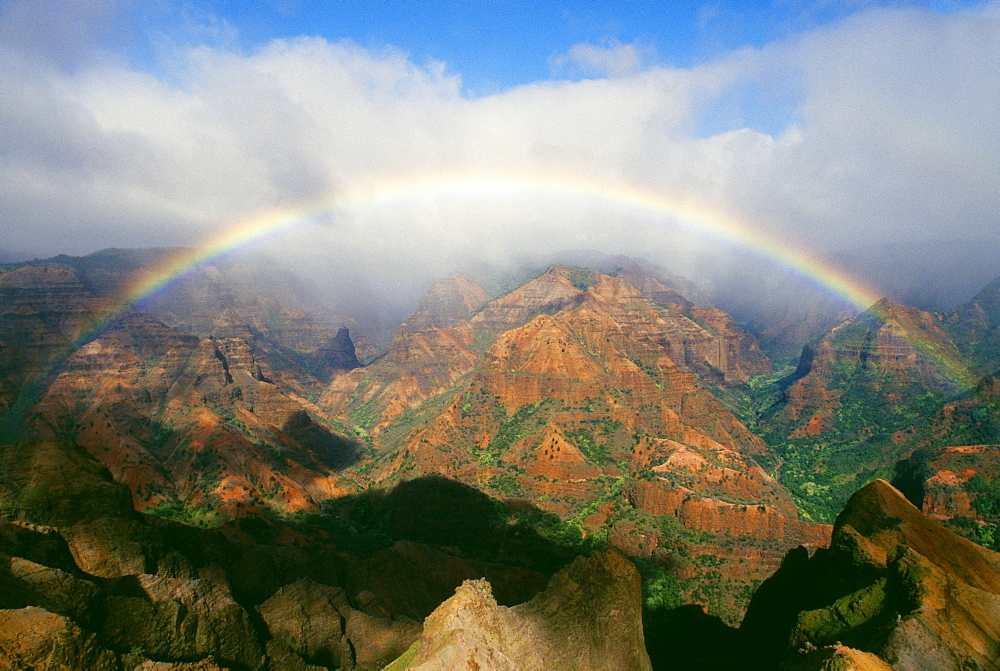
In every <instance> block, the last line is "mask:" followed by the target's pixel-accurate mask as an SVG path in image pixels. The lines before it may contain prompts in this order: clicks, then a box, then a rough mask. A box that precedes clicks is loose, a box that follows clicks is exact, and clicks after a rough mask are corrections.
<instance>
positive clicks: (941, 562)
mask: <svg viewBox="0 0 1000 671" xmlns="http://www.w3.org/2000/svg"><path fill="white" fill-rule="evenodd" d="M741 633H742V634H743V635H744V636H745V638H746V641H747V643H748V645H754V646H756V649H757V652H758V654H760V655H762V658H763V659H768V658H770V659H772V660H777V659H779V658H781V657H783V656H785V655H786V654H787V651H789V650H791V651H795V650H798V649H800V648H807V649H808V648H809V647H810V646H827V645H832V644H834V643H836V645H840V644H841V643H843V644H844V645H847V646H850V647H852V648H856V649H858V650H862V651H865V652H869V653H873V654H876V655H878V656H879V657H880V658H881V659H882V660H884V661H886V662H890V663H892V664H893V666H895V667H896V668H905V669H926V668H935V669H964V668H983V669H990V668H997V650H998V649H1000V647H998V646H1000V554H997V553H994V552H991V551H989V550H986V549H984V548H982V547H980V546H978V545H975V544H974V543H972V542H970V541H968V540H966V539H964V538H961V537H960V536H957V535H956V534H954V533H953V532H951V531H949V530H947V529H946V528H945V527H943V526H942V525H941V524H940V523H938V522H936V521H934V520H931V519H929V518H927V517H925V516H924V515H923V514H921V513H920V511H919V510H917V509H916V508H915V507H914V506H913V505H912V504H911V503H910V502H909V501H907V500H906V498H905V497H904V496H903V495H902V493H900V492H899V491H898V490H896V489H895V488H893V487H892V486H891V485H889V484H888V483H886V482H884V481H881V480H876V481H874V482H872V483H871V484H869V485H867V486H865V487H864V488H863V489H861V490H860V491H858V492H857V493H856V494H855V495H854V496H853V497H851V499H850V501H849V502H848V504H847V506H846V508H845V509H844V511H843V512H842V513H841V515H840V516H839V517H838V518H837V524H836V526H835V529H834V533H833V540H832V542H831V545H830V548H829V549H826V550H817V551H816V553H815V555H814V556H812V557H809V556H808V553H806V552H805V550H803V549H801V548H800V549H798V550H794V551H792V552H790V553H789V554H788V556H787V557H786V559H785V562H784V563H783V564H782V567H781V569H780V570H779V571H778V572H777V573H775V575H774V576H773V577H772V578H770V579H768V580H767V581H765V583H764V584H763V585H761V587H760V589H759V590H758V591H757V593H756V594H755V595H754V597H753V599H752V601H751V604H750V607H749V609H748V611H747V615H746V618H745V619H744V622H743V625H742V627H741ZM795 668H799V667H795ZM807 668H809V667H807ZM812 668H815V667H812Z"/></svg>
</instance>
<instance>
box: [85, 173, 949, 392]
mask: <svg viewBox="0 0 1000 671" xmlns="http://www.w3.org/2000/svg"><path fill="white" fill-rule="evenodd" d="M497 197H501V198H509V199H513V198H518V197H524V198H532V199H542V200H546V199H548V200H558V199H566V200H567V201H569V202H574V203H579V202H585V203H586V202H591V203H594V204H595V205H601V204H603V205H605V206H613V207H619V208H626V209H631V210H633V211H637V212H642V213H646V214H653V215H656V216H662V217H665V218H669V219H670V220H671V221H675V222H678V223H679V224H681V225H682V226H683V227H685V228H686V229H688V230H691V231H693V232H694V233H696V234H698V235H700V236H704V237H706V238H709V239H714V240H716V241H719V242H724V243H727V244H730V245H733V246H736V247H739V248H742V249H745V250H748V251H750V252H752V253H754V254H756V255H759V256H762V257H766V258H769V259H771V260H773V261H775V262H777V263H779V264H780V265H782V266H784V267H785V268H787V269H789V270H791V271H792V272H794V273H796V274H797V275H799V276H801V277H803V278H806V279H808V280H810V281H812V282H813V283H815V284H817V285H820V286H822V287H825V288H826V289H827V290H829V291H830V292H832V293H833V294H835V295H839V296H841V297H843V298H844V299H846V300H847V301H849V302H850V303H851V304H852V305H854V306H855V307H856V308H857V309H858V310H859V311H863V310H866V309H868V308H869V307H870V306H872V305H873V304H874V303H876V302H877V301H878V300H879V299H880V297H881V296H880V295H879V294H878V292H877V291H876V290H875V289H874V288H873V287H871V286H869V285H867V284H865V283H863V282H862V281H860V280H859V279H858V278H855V277H853V276H851V275H850V274H848V273H846V272H844V271H843V270H842V269H840V268H838V267H837V266H836V265H834V264H833V263H830V262H828V261H826V260H824V259H822V258H819V257H817V256H815V255H814V254H813V253H811V252H810V251H808V250H806V249H805V248H802V247H799V246H796V245H794V244H793V243H791V242H790V241H788V240H785V239H779V238H777V237H775V236H773V235H770V234H769V233H767V232H766V230H765V228H766V227H765V226H763V225H761V224H759V223H757V224H756V225H754V223H755V222H750V221H749V220H747V219H746V218H745V217H738V216H735V215H732V214H728V213H726V212H724V211H722V210H720V209H713V208H709V207H705V206H704V205H703V204H700V203H694V202H692V201H688V200H685V199H682V198H676V197H672V196H670V195H667V194H664V193H662V192H659V191H654V190H650V189H644V188H640V187H636V186H633V185H628V184H624V183H613V182H598V181H595V180H587V179H582V178H572V179H565V178H560V179H554V178H552V177H551V176H548V175H527V176H526V175H524V174H518V175H481V176H468V175H465V176H459V175H438V176H431V177H421V178H416V179H405V180H397V181H385V182H382V183H377V184H368V185H364V186H362V187H360V188H354V189H350V188H348V189H345V190H343V191H342V192H340V193H338V194H336V195H334V196H332V197H329V198H325V199H322V200H321V201H319V202H316V203H312V204H309V205H304V206H299V207H295V208H291V209H287V210H279V211H273V212H269V213H266V214H262V215H258V216H256V217H252V218H248V219H244V220H241V221H238V222H236V223H235V224H232V225H230V226H228V227H226V228H224V230H223V231H222V232H221V233H219V234H217V235H215V236H214V237H211V238H209V239H207V240H205V241H204V242H202V244H200V245H199V246H198V247H197V248H193V249H186V250H182V251H179V252H178V253H176V254H173V255H171V256H169V257H168V258H166V259H165V260H164V261H162V262H161V263H160V264H159V266H158V267H156V268H154V269H153V270H152V272H150V273H147V274H146V275H144V276H143V277H142V278H141V279H139V280H137V281H136V282H135V283H134V284H133V285H132V286H130V287H128V289H127V291H126V292H125V294H124V296H123V298H122V300H121V301H120V304H119V305H118V307H117V308H116V309H115V310H113V311H112V313H111V314H109V315H107V316H105V317H104V318H103V319H101V320H100V321H99V323H97V324H95V325H94V327H93V328H92V329H90V330H89V332H88V334H87V337H86V339H93V338H95V337H97V336H98V335H100V333H101V332H103V331H104V330H105V329H106V328H107V327H108V326H109V325H110V324H111V323H112V322H113V321H114V319H116V318H117V317H118V316H119V315H120V314H121V313H122V312H123V311H124V310H127V309H129V308H132V307H135V306H141V305H142V304H143V303H145V302H148V301H149V300H151V299H152V298H153V297H155V296H156V295H157V294H159V293H160V292H162V291H163V290H164V289H166V288H167V287H168V286H169V285H170V284H171V283H173V282H175V281H177V280H178V279H180V278H182V277H183V276H185V275H186V274H188V273H189V272H191V271H192V270H194V269H195V268H198V267H199V266H202V265H204V264H207V263H210V262H212V261H213V260H215V259H217V258H219V257H220V256H222V255H224V254H226V253H228V252H230V251H233V250H236V249H239V248H241V247H244V246H247V245H250V244H252V243H253V242H255V241H258V240H261V239H263V238H267V237H270V236H274V235H277V234H280V233H282V232H285V231H289V230H292V229H295V228H297V227H301V226H304V225H306V224H307V223H309V222H313V221H316V220H318V219H321V218H325V217H330V216H336V215H353V214H360V213H362V212H364V211H378V209H379V208H386V207H392V206H402V205H406V204H407V203H410V202H414V201H415V200H418V199H421V200H425V199H434V200H441V201H443V202H449V201H455V202H459V201H468V202H476V199H482V198H497ZM914 344H915V346H917V347H918V348H920V349H921V351H922V352H923V351H925V350H926V351H927V352H930V353H931V354H933V356H934V358H935V359H938V360H939V361H940V362H941V363H942V364H943V365H944V367H945V369H946V370H948V371H949V372H950V374H951V376H952V377H954V378H955V379H956V380H962V381H963V384H964V383H965V380H966V377H967V374H966V373H965V372H964V371H966V370H967V366H966V365H964V363H963V362H961V361H959V360H958V359H957V358H955V357H953V356H945V355H942V354H941V353H940V352H938V351H937V350H933V351H932V348H930V347H925V346H924V345H925V343H919V342H915V343H914Z"/></svg>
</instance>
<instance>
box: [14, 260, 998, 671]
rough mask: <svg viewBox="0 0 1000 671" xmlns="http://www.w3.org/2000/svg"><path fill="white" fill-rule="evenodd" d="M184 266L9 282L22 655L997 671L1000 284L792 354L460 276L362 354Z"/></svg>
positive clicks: (650, 278)
mask: <svg viewBox="0 0 1000 671" xmlns="http://www.w3.org/2000/svg"><path fill="white" fill-rule="evenodd" d="M165 257H169V250H161V251H155V252H148V251H128V250H105V251H104V252H101V253H98V254H96V255H92V256H91V257H81V258H77V257H57V258H55V259H50V260H47V261H37V262H31V263H23V264H16V265H11V266H4V267H2V268H0V270H2V271H3V272H0V666H4V667H5V668H26V669H27V668H45V669H76V668H93V669H105V668H107V669H115V670H118V669H154V668H155V669H173V670H175V671H180V670H181V669H204V670H207V671H208V670H213V669H233V670H242V669H262V670H264V669H322V668H344V669H376V668H385V667H386V666H387V665H389V666H390V667H391V668H400V669H401V668H426V669H430V668H466V667H468V668H496V669H507V668H525V669H530V668H539V669H541V668H579V669H584V668H593V669H598V668H622V669H646V668H690V669H730V668H749V669H755V668H760V669H771V668H789V669H821V668H822V669H828V668H858V669H884V668H888V667H892V668H904V669H910V668H913V669H916V668H943V669H947V668H955V669H959V668H961V669H967V668H983V669H989V668H998V667H1000V663H998V661H997V660H998V657H1000V654H998V650H1000V647H998V645H1000V644H998V641H1000V632H998V631H997V625H996V623H997V622H1000V577H998V575H1000V573H998V567H1000V564H998V555H996V554H995V553H994V552H992V551H991V550H990V549H988V548H994V549H995V548H997V546H998V544H1000V540H998V539H1000V535H998V534H997V532H996V529H997V525H998V524H1000V489H998V487H1000V484H998V483H1000V467H998V466H997V463H998V462H1000V457H998V455H1000V448H998V443H1000V432H998V426H1000V421H998V414H997V412H998V398H1000V393H998V388H1000V387H998V384H997V382H996V375H995V374H994V373H995V372H996V371H995V370H991V369H990V368H989V367H990V366H991V365H992V363H991V362H994V361H995V356H994V355H995V352H994V351H993V350H992V349H991V345H990V343H991V342H992V338H993V335H994V330H995V328H994V327H995V326H996V324H995V323H994V322H995V321H996V320H995V319H993V316H994V315H993V312H994V310H993V308H994V307H995V305H994V303H995V301H994V300H993V298H995V296H994V294H995V286H993V287H987V289H986V290H984V292H982V293H981V294H980V295H978V296H977V297H976V298H975V299H974V300H973V301H972V302H970V303H969V304H967V305H966V306H963V307H960V308H959V309H956V310H955V311H953V312H950V313H929V312H923V311H920V310H917V309H915V308H910V307H906V306H902V305H896V304H893V303H890V302H888V301H881V302H879V303H877V304H876V305H874V306H872V308H871V309H870V310H868V311H866V312H863V313H862V314H860V315H855V316H852V317H850V318H849V319H847V320H846V321H843V322H842V323H840V324H839V325H837V326H835V327H834V328H832V329H830V330H828V332H827V333H826V334H825V335H822V336H821V337H819V338H818V339H815V340H813V341H811V342H808V343H801V342H800V343H799V345H801V346H803V355H802V356H801V357H800V359H799V361H798V364H797V366H794V365H792V366H789V367H785V368H782V365H783V364H780V363H779V364H778V369H777V370H776V369H775V368H774V366H773V364H772V361H771V359H770V358H769V357H768V356H767V354H766V353H765V352H764V351H763V349H762V348H761V345H760V341H759V340H758V338H757V336H755V335H754V334H752V333H749V332H748V331H746V330H744V328H742V327H741V326H740V325H738V324H737V323H736V322H735V321H734V320H733V319H732V318H731V317H730V315H728V314H727V313H726V312H724V311H723V310H721V309H719V308H717V307H713V306H712V305H711V304H710V302H709V301H708V300H707V299H706V297H705V295H704V294H702V293H701V292H699V291H698V290H697V289H696V288H695V287H693V286H692V285H691V284H690V283H688V282H686V281H684V280H682V279H681V278H678V277H677V276H674V275H671V274H670V273H667V272H664V271H660V270H658V269H655V268H652V267H650V266H648V265H647V264H643V263H639V262H635V261H631V260H628V259H613V260H611V261H606V262H603V263H601V264H599V265H600V268H590V267H577V266H568V265H553V266H550V267H548V268H545V269H543V270H540V271H538V272H534V273H530V274H529V276H527V277H522V278H521V279H518V280H512V279H510V278H509V277H508V278H505V279H503V280H499V281H498V280H497V279H496V278H493V279H491V280H490V281H487V280H484V279H481V278H476V277H472V276H458V275H456V276H451V277H448V278H445V279H442V280H440V281H439V282H437V283H436V284H434V285H433V286H432V287H430V289H429V291H428V292H427V293H426V295H425V296H424V298H423V299H422V300H421V301H420V303H419V305H418V306H417V307H416V311H415V312H414V313H413V314H412V315H411V316H410V317H408V318H407V319H405V320H403V321H402V323H401V324H400V325H399V328H398V330H397V332H396V335H395V337H394V339H393V340H392V341H391V342H389V343H388V344H387V345H386V346H385V347H384V348H383V349H382V350H381V351H379V352H375V351H372V350H371V342H372V341H370V340H369V341H368V343H369V344H368V345H366V346H365V355H364V356H363V357H361V358H363V359H364V361H365V362H367V363H366V364H365V365H362V362H361V360H359V356H358V355H357V352H356V350H355V345H354V340H353V324H354V322H352V321H351V320H350V319H348V318H344V317H339V316H338V312H337V310H336V309H333V308H331V309H329V310H328V311H327V312H326V313H325V314H324V315H323V316H322V317H316V316H313V315H312V314H311V313H310V312H309V310H308V309H307V308H308V307H309V306H308V304H307V301H306V300H305V299H304V298H303V296H302V295H300V294H299V293H298V292H297V290H296V288H295V287H294V285H293V284H292V283H289V282H288V281H287V278H282V277H281V276H280V274H277V275H275V277H273V278H271V279H269V278H268V273H266V272H262V271H260V270H259V269H255V268H254V267H252V265H247V264H243V263H239V262H237V261H226V262H224V263H223V262H220V263H219V264H217V265H211V264H210V265H207V266H205V267H203V268H200V269H197V270H196V271H194V272H193V273H192V274H191V275H190V277H188V278H187V279H186V280H185V281H183V282H179V283H178V284H177V285H175V286H172V287H171V288H170V289H169V290H168V291H166V292H164V293H163V294H162V295H159V296H155V297H150V298H149V299H148V300H147V301H144V302H143V303H142V304H140V305H127V304H125V303H123V302H122V297H123V296H127V295H129V289H128V288H129V287H130V286H134V283H135V282H136V281H139V280H141V279H142V278H144V277H148V276H149V274H150V273H152V272H153V271H154V268H155V267H156V264H157V263H160V262H161V261H162V260H163V258H165ZM268 282H271V283H272V284H270V285H269V284H268ZM499 287H503V288H502V289H500V288H499ZM349 326H351V328H352V330H348V327H349ZM760 332H761V333H763V331H760ZM785 344H786V345H787V342H785ZM768 351H772V350H768ZM888 479H892V481H893V484H894V485H895V486H897V487H898V488H899V489H898V490H897V489H896V488H895V487H894V486H892V485H890V484H888V483H887V482H886V481H887V480H888ZM911 502H913V503H915V504H916V507H915V506H914V505H912V503H911ZM831 522H832V523H834V524H832V525H831V524H830V523H831Z"/></svg>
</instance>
